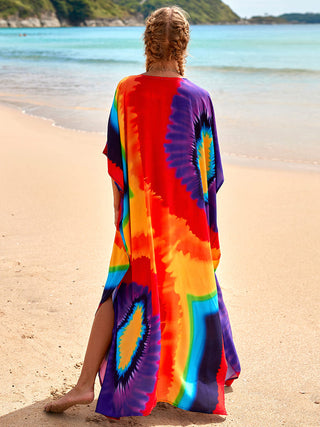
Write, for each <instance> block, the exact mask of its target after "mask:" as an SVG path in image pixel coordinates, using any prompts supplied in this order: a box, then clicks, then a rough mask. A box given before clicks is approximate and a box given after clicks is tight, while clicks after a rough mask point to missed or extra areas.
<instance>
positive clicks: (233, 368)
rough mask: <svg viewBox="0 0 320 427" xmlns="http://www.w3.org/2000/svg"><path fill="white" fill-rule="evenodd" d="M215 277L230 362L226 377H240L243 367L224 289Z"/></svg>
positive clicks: (225, 344) (226, 349)
mask: <svg viewBox="0 0 320 427" xmlns="http://www.w3.org/2000/svg"><path fill="white" fill-rule="evenodd" d="M215 278H216V283H217V291H218V303H219V315H220V322H221V328H222V334H223V342H224V351H225V356H226V359H227V363H228V373H227V377H226V380H228V379H230V378H238V376H239V374H240V371H241V367H240V361H239V358H238V355H237V352H236V348H235V345H234V342H233V337H232V331H231V325H230V320H229V316H228V311H227V308H226V306H225V304H224V301H223V297H222V291H221V288H220V285H219V282H218V279H217V276H216V274H215Z"/></svg>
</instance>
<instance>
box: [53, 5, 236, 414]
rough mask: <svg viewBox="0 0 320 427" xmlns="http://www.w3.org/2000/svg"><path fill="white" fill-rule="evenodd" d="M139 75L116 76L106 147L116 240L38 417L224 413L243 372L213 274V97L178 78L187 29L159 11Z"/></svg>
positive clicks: (175, 15)
mask: <svg viewBox="0 0 320 427" xmlns="http://www.w3.org/2000/svg"><path fill="white" fill-rule="evenodd" d="M144 41H145V53H146V72H145V73H143V74H141V75H138V76H130V77H127V78H125V79H123V80H122V81H121V82H120V83H119V84H118V87H117V90H116V93H115V97H114V102H113V105H112V109H111V113H110V117H109V123H108V137H107V145H106V147H105V149H104V151H103V152H104V154H106V155H107V157H108V171H109V174H110V176H111V178H112V184H113V192H114V209H115V224H116V235H115V241H114V246H113V252H112V257H111V262H110V269H109V274H108V279H107V282H106V285H105V289H104V292H103V296H102V299H101V302H100V306H99V309H98V310H97V313H96V316H95V320H94V323H93V327H92V331H91V335H90V338H89V343H88V347H87V352H86V356H85V360H84V364H83V368H82V372H81V375H80V378H79V381H78V383H77V385H76V386H75V388H74V389H73V390H71V391H70V392H69V393H68V394H66V395H65V396H63V397H62V398H60V399H59V400H57V401H54V402H51V403H49V404H48V405H47V406H46V407H45V410H46V411H48V412H62V411H64V410H65V409H67V408H68V407H70V406H72V405H74V404H78V403H89V402H91V401H92V400H93V387H94V381H95V377H96V374H97V372H98V371H99V377H100V382H101V386H102V388H101V392H100V396H99V399H98V403H97V408H96V411H97V412H99V413H102V414H104V415H106V416H109V417H116V418H119V417H122V416H131V415H148V414H149V413H150V412H151V410H152V409H153V408H154V406H155V405H156V403H157V402H159V401H161V402H168V403H171V404H172V405H174V406H178V407H180V408H182V409H187V410H191V411H199V412H205V413H215V414H226V411H225V406H224V385H230V384H231V383H232V381H233V380H234V379H235V378H237V377H238V375H239V373H240V365H239V361H238V357H237V354H236V351H235V348H234V345H233V341H232V334H231V329H230V324H229V319H228V314H227V311H226V308H225V306H224V303H223V299H222V295H221V290H220V287H219V284H218V281H217V278H216V275H215V270H216V268H217V266H218V263H219V259H220V247H219V238H218V229H217V224H216V192H217V191H218V190H219V188H220V186H221V184H222V183H223V179H224V178H223V172H222V166H221V159H220V153H219V146H218V139H217V133H216V126H215V119H214V111H213V106H212V102H211V99H210V96H209V94H208V93H207V92H206V91H205V90H203V89H201V88H199V87H198V86H196V85H195V84H193V83H192V82H190V81H189V80H188V79H185V78H184V77H183V75H184V63H185V57H186V49H187V44H188V42H189V24H188V22H187V19H186V17H185V13H184V12H183V11H182V10H181V9H179V8H178V7H165V8H162V9H159V10H157V11H155V12H154V13H153V14H152V15H151V16H150V17H149V18H148V20H147V22H146V29H145V34H144Z"/></svg>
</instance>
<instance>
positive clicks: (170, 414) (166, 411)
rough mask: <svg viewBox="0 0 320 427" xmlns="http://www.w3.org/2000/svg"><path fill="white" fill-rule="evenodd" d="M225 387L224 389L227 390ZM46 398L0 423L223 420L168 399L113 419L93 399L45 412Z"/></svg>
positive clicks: (120, 426)
mask: <svg viewBox="0 0 320 427" xmlns="http://www.w3.org/2000/svg"><path fill="white" fill-rule="evenodd" d="M226 391H227V390H226ZM48 401H49V399H46V400H43V401H41V402H37V403H34V404H33V405H29V406H26V407H25V408H22V409H18V410H16V411H14V412H11V413H9V414H7V415H4V416H2V417H0V425H1V426H8V427H9V426H10V427H13V426H33V427H40V426H41V427H44V426H49V427H50V426H52V427H60V426H67V427H73V426H77V427H81V426H87V427H88V425H90V423H91V424H92V425H96V424H100V425H101V426H111V425H112V426H114V427H129V426H130V427H133V426H137V427H138V426H146V427H147V426H148V427H149V426H150V427H152V426H193V425H199V426H208V425H209V426H210V425H213V424H219V423H222V422H224V421H225V417H224V416H220V415H211V414H202V413H197V412H189V411H184V410H182V409H178V408H175V407H173V406H171V405H169V404H167V403H158V405H157V406H156V408H155V409H154V410H153V411H152V413H151V415H149V416H148V417H125V418H121V419H120V420H113V419H109V418H106V417H104V416H103V415H100V414H97V413H96V412H95V407H96V401H94V402H93V403H91V404H90V405H79V406H76V407H73V408H70V409H68V410H67V411H66V412H65V413H63V414H47V413H46V412H44V411H43V408H44V405H45V404H46V403H47V402H48Z"/></svg>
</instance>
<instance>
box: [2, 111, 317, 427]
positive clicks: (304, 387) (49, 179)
mask: <svg viewBox="0 0 320 427" xmlns="http://www.w3.org/2000/svg"><path fill="white" fill-rule="evenodd" d="M0 114H1V117H2V118H3V126H2V127H1V129H0V137H1V141H2V144H0V157H1V159H2V166H1V168H0V191H1V195H2V197H1V200H2V202H3V206H2V209H1V210H0V224H1V226H2V227H1V234H0V253H1V256H0V275H1V283H2V286H1V287H0V298H1V301H3V304H2V306H1V308H0V317H1V323H0V333H1V337H2V343H3V351H1V353H0V363H1V366H2V368H3V369H2V370H1V372H0V380H1V383H2V397H3V399H2V401H1V403H0V424H1V425H5V426H6V425H7V426H12V425H23V426H30V427H31V426H38V425H39V426H42V425H46V426H48V427H55V426H56V425H57V423H58V424H61V425H68V426H71V427H72V426H77V427H81V426H83V427H84V426H90V425H92V426H95V425H96V424H97V423H105V424H106V425H109V422H108V420H107V419H106V418H104V417H102V416H100V415H98V414H96V413H95V412H94V410H95V403H96V402H94V403H92V404H91V405H83V406H79V407H74V408H72V409H70V410H68V411H66V413H65V414H63V415H50V414H46V413H45V412H44V411H43V407H44V404H45V403H46V402H47V401H48V400H49V397H50V395H51V397H52V396H53V397H54V396H56V395H57V394H59V393H64V392H65V391H67V390H68V389H69V388H70V387H71V386H72V385H73V384H74V383H75V382H76V379H77V377H78V374H79V372H80V368H81V364H82V360H83V357H84V352H85V347H86V342H87V338H88V336H89V331H90V327H91V322H92V319H93V316H94V313H95V311H96V309H97V306H98V303H99V301H100V298H101V294H102V290H103V286H104V283H105V280H106V274H107V267H108V264H109V259H110V252H111V247H112V243H113V238H114V225H113V211H112V189H111V185H110V180H109V177H108V175H107V166H106V158H105V156H104V155H103V154H102V150H103V148H104V138H103V136H102V135H99V134H93V133H89V132H88V133H85V132H83V133H79V132H75V131H72V130H69V129H62V128H57V127H54V126H51V125H50V124H49V123H48V121H45V120H41V119H39V118H37V117H30V116H28V115H24V114H22V113H21V112H19V111H17V110H14V109H11V108H8V107H3V106H0ZM223 166H224V175H225V182H224V183H223V185H222V187H221V190H219V193H218V198H217V203H218V227H219V239H220V246H221V253H222V256H221V261H220V264H219V267H218V269H217V276H218V279H219V283H220V284H221V287H222V291H223V296H224V300H225V302H226V306H227V309H228V312H229V316H230V320H231V325H232V332H233V336H234V340H235V345H236V348H237V352H238V354H239V358H240V363H241V366H242V373H241V375H240V377H239V379H238V380H237V381H235V382H234V384H233V385H232V387H230V389H229V390H226V395H225V398H226V406H227V412H228V416H227V417H220V416H219V417H217V416H213V415H207V414H200V413H194V412H186V411H183V410H177V409H175V408H173V407H169V406H163V405H159V407H158V408H156V409H155V410H154V411H153V413H152V414H151V415H150V416H149V417H148V418H143V417H128V418H123V419H121V426H122V427H129V426H131V425H133V424H134V425H135V426H137V427H139V426H146V425H149V424H152V425H153V426H155V427H157V426H164V425H166V426H171V427H173V426H177V425H179V426H190V425H194V426H202V427H210V426H212V425H215V424H216V423H219V422H223V424H224V426H233V425H235V424H236V425H242V426H246V425H249V426H250V427H261V426H262V425H270V426H272V425H283V424H286V425H307V426H308V427H313V426H317V425H318V421H319V409H320V406H319V402H320V390H319V377H320V372H319V371H320V366H319V364H317V363H315V361H316V360H318V354H319V352H320V342H319V341H317V340H315V336H317V335H318V334H319V333H320V325H319V321H318V319H319V312H318V308H319V305H320V295H319V289H318V287H319V286H318V282H319V276H320V270H319V267H320V266H319V264H318V262H317V260H318V255H320V245H319V242H320V229H319V227H318V222H319V215H320V201H319V197H318V194H319V193H320V177H319V175H318V174H313V173H312V174H311V173H308V172H302V171H301V172H299V173H297V171H293V170H290V171H289V170H286V171H285V170H273V169H265V168H251V167H240V166H239V165H235V164H233V165H232V164H228V163H225V164H224V165H223ZM297 301H298V303H297ZM261 373H262V374H263V375H261ZM98 389H99V385H98V381H97V388H96V397H97V392H98Z"/></svg>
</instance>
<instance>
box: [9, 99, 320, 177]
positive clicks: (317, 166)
mask: <svg viewBox="0 0 320 427" xmlns="http://www.w3.org/2000/svg"><path fill="white" fill-rule="evenodd" d="M0 96H1V94H0ZM2 107H3V108H8V109H9V110H10V109H12V110H14V111H17V112H18V113H21V114H24V115H26V116H29V117H33V118H35V119H39V120H44V121H47V122H49V123H50V125H51V126H52V127H54V128H59V129H62V130H70V131H74V132H79V133H83V134H88V135H90V134H92V135H96V136H98V135H99V136H103V137H104V138H105V132H99V131H88V130H83V129H76V128H73V127H67V126H62V125H59V124H57V123H56V121H55V120H54V119H53V118H48V117H43V116H41V115H37V114H31V113H29V112H27V111H25V110H24V109H23V107H22V106H19V105H15V104H10V103H7V102H6V101H3V100H2V99H1V98H0V108H2ZM220 150H221V155H222V156H223V161H224V162H226V163H228V164H231V165H236V166H241V167H250V168H258V169H260V168H263V169H272V170H284V171H287V170H292V171H296V172H307V173H308V172H309V173H315V174H319V173H320V163H318V162H316V161H315V162H308V161H300V162H299V161H296V160H291V159H287V160H284V159H278V158H274V159H269V158H266V157H262V156H254V157H253V156H249V155H245V154H237V153H230V152H226V151H224V150H223V149H221V147H220Z"/></svg>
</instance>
